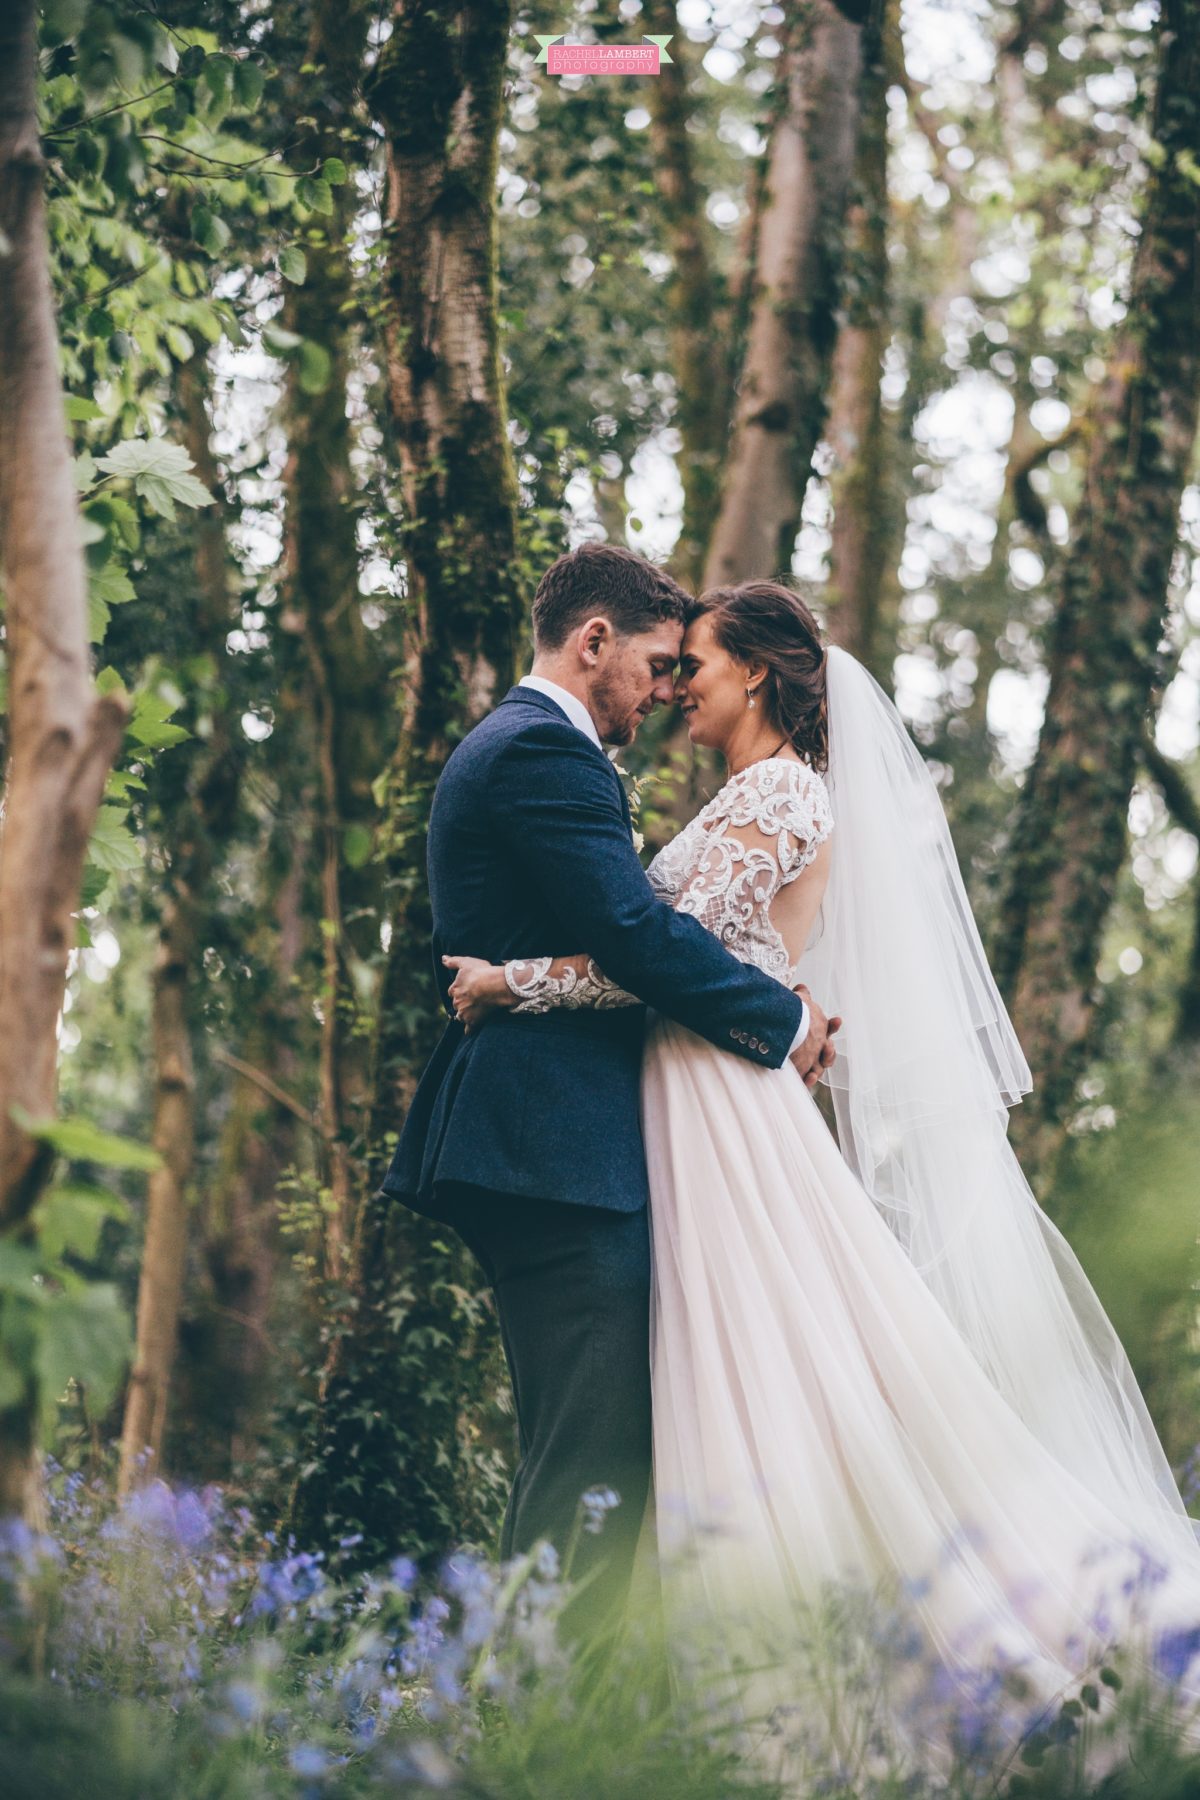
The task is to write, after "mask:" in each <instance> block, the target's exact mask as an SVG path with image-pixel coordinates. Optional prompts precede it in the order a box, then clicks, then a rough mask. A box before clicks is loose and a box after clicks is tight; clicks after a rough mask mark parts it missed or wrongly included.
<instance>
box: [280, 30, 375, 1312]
mask: <svg viewBox="0 0 1200 1800" xmlns="http://www.w3.org/2000/svg"><path fill="white" fill-rule="evenodd" d="M295 10H296V12H297V13H298V15H299V16H298V18H297V20H296V23H297V24H298V25H300V26H301V27H302V29H303V37H302V50H301V54H300V55H299V57H298V58H297V62H298V71H299V72H298V73H296V74H295V75H294V77H293V80H294V81H295V84H296V85H295V101H296V112H297V115H298V117H299V118H300V119H301V120H302V121H304V122H305V125H306V129H305V130H304V131H303V133H302V135H301V138H300V142H299V144H298V145H297V146H295V147H294V148H293V149H292V150H291V151H290V155H291V156H292V157H293V158H294V159H295V160H296V162H297V166H301V167H305V168H313V167H317V166H321V165H323V164H324V163H325V161H326V159H327V158H330V157H338V158H341V159H343V160H348V161H349V162H350V163H351V166H354V167H357V166H358V165H359V163H360V161H361V160H362V156H361V145H362V139H363V136H364V133H363V129H362V126H361V124H360V122H359V119H360V105H361V102H360V96H359V87H360V82H361V78H362V63H363V52H364V50H365V47H366V37H367V23H368V13H367V8H366V7H365V5H363V4H359V3H354V4H347V3H346V0H315V3H314V4H312V5H311V6H305V7H303V8H296V9H295ZM359 204H360V199H359V195H358V194H357V192H356V190H355V189H354V187H353V186H352V185H351V184H345V185H341V186H337V187H335V188H334V190H333V210H332V213H330V214H327V215H321V214H317V215H315V216H314V218H313V220H312V222H311V223H310V225H309V226H308V228H307V230H306V232H305V236H304V251H305V256H306V259H307V273H306V277H305V280H304V281H303V283H302V284H301V285H300V286H298V287H294V288H291V289H290V290H289V293H288V300H287V306H286V309H285V319H286V323H287V325H288V327H289V328H290V329H291V330H292V331H294V332H296V333H298V335H299V336H300V337H302V338H304V339H305V340H306V341H308V342H309V343H313V344H316V345H319V346H320V347H321V349H323V350H324V352H325V355H326V358H327V362H326V364H325V366H324V368H323V369H320V368H318V369H317V370H316V371H315V378H314V374H313V372H312V365H310V364H308V363H306V362H305V361H304V360H303V359H301V360H299V361H295V362H293V363H292V364H291V365H290V366H289V372H288V384H287V397H286V417H287V434H288V461H287V466H286V469H285V473H284V481H285V494H286V514H285V537H284V583H283V597H284V602H285V605H284V612H283V622H284V624H285V625H286V626H287V627H289V628H290V629H291V630H293V631H294V632H295V633H296V634H297V635H298V637H299V639H300V642H301V645H302V648H303V652H304V668H305V671H306V677H307V679H306V686H305V692H304V694H303V697H302V699H303V706H304V709H305V711H306V712H307V714H308V716H309V726H310V729H311V733H312V744H311V756H312V762H313V768H314V775H315V781H316V791H317V794H318V796H319V804H320V819H319V824H318V830H317V843H316V856H317V863H318V868H317V881H318V891H319V895H320V909H321V911H320V932H321V960H322V969H323V980H322V984H321V992H320V1039H319V1042H320V1052H319V1064H318V1090H317V1092H318V1114H319V1118H320V1139H321V1146H322V1162H323V1166H322V1168H321V1180H322V1185H323V1186H324V1187H325V1189H326V1191H327V1200H326V1211H325V1215H324V1218H325V1224H324V1245H323V1250H324V1269H325V1273H326V1275H327V1276H328V1277H329V1278H330V1279H332V1280H340V1279H343V1278H344V1277H345V1274H346V1270H347V1264H348V1257H349V1245H350V1236H351V1233H352V1230H353V1220H354V1212H355V1208H356V1206H357V1203H358V1194H359V1190H360V1189H361V1186H362V1167H363V1164H362V1156H363V1143H364V1129H365V1115H366V1109H367V1105H368V1099H369V1081H370V1075H369V1037H370V1029H371V1017H370V1009H371V1000H372V998H373V988H374V985H375V984H377V982H378V979H379V975H380V970H379V962H380V956H381V951H380V920H381V916H382V910H383V895H382V887H383V881H382V871H381V869H380V867H379V865H378V863H376V862H374V861H372V859H371V855H370V852H371V849H372V847H373V841H374V833H375V830H376V827H377V825H378V823H379V808H378V805H377V804H376V801H375V799H374V796H373V793H372V786H373V783H374V782H375V780H376V778H377V777H378V776H379V775H380V774H381V772H382V770H383V768H384V766H385V764H386V762H387V759H388V754H389V751H390V750H391V748H392V742H393V739H392V735H391V725H392V721H391V718H390V702H389V693H388V688H389V683H388V679H387V670H386V665H385V663H384V660H383V656H382V654H381V652H380V649H379V643H378V636H377V634H375V633H372V632H370V631H368V630H367V628H366V626H365V625H364V623H363V615H362V604H361V599H360V595H359V580H358V577H359V558H358V543H357V519H358V512H359V503H358V496H357V491H356V486H355V481H354V476H353V472H352V468H351V456H350V453H351V447H352V443H351V427H350V421H349V418H348V416H347V406H348V394H347V382H348V378H349V375H350V372H351V365H352V354H353V331H354V325H355V319H356V313H357V308H356V304H355V295H354V290H353V284H352V279H351V272H350V266H349V257H348V248H349V236H350V232H351V229H352V225H353V220H354V213H355V209H356V207H357V206H358V205H359Z"/></svg>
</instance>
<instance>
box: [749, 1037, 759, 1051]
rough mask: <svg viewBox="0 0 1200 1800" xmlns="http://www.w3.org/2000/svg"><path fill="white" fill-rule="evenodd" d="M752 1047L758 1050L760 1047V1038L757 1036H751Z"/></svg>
mask: <svg viewBox="0 0 1200 1800" xmlns="http://www.w3.org/2000/svg"><path fill="white" fill-rule="evenodd" d="M750 1048H751V1049H752V1050H757V1049H758V1039H757V1038H751V1039H750Z"/></svg>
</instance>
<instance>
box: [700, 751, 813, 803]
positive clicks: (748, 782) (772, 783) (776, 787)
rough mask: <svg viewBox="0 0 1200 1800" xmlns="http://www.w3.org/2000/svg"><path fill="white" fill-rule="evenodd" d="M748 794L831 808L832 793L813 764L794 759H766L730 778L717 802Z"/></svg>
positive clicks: (782, 757)
mask: <svg viewBox="0 0 1200 1800" xmlns="http://www.w3.org/2000/svg"><path fill="white" fill-rule="evenodd" d="M722 795H725V796H727V797H729V798H732V797H734V796H737V795H748V796H754V797H759V798H762V799H767V800H773V799H777V798H779V797H780V796H786V797H787V798H789V799H794V800H799V801H804V800H808V799H812V800H814V801H816V802H817V803H818V804H820V803H822V802H823V803H824V804H826V805H828V800H829V790H828V788H827V787H826V785H825V779H824V777H823V776H822V775H821V773H820V772H819V770H817V769H814V768H813V766H812V764H811V763H806V762H801V761H800V760H799V759H798V758H797V757H794V756H764V757H763V758H762V759H761V760H760V761H759V762H753V763H749V764H748V765H747V767H746V768H744V769H740V770H739V771H738V773H737V774H736V775H731V776H730V778H729V780H728V781H727V782H726V783H725V786H724V787H723V788H722V789H721V792H720V793H719V794H717V796H716V799H717V800H720V799H721V797H722Z"/></svg>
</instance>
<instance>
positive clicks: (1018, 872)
mask: <svg viewBox="0 0 1200 1800" xmlns="http://www.w3.org/2000/svg"><path fill="white" fill-rule="evenodd" d="M1158 35H1159V67H1158V89H1157V94H1156V97H1155V111H1154V137H1155V139H1156V141H1157V143H1158V145H1159V147H1160V149H1161V152H1162V156H1161V161H1160V160H1159V159H1158V158H1156V164H1157V166H1156V167H1154V168H1153V170H1152V172H1151V175H1150V178H1149V188H1148V193H1147V203H1146V211H1145V217H1144V219H1143V223H1142V230H1141V234H1140V236H1139V238H1138V243H1137V249H1136V252H1135V255H1134V263H1133V275H1132V282H1131V292H1130V300H1129V311H1128V313H1127V315H1126V319H1125V322H1124V324H1123V326H1122V328H1121V331H1120V333H1119V337H1118V341H1117V343H1116V344H1115V345H1114V349H1113V355H1112V357H1111V358H1110V361H1109V371H1110V372H1109V375H1108V378H1107V381H1106V383H1105V385H1104V386H1103V388H1102V390H1101V392H1100V395H1099V397H1098V404H1097V407H1096V417H1095V428H1094V433H1093V436H1092V440H1091V444H1090V448H1089V454H1088V461H1087V469H1086V473H1085V480H1084V491H1083V495H1082V499H1081V501H1080V506H1079V512H1078V517H1077V522H1076V530H1075V538H1074V543H1073V546H1072V550H1071V554H1070V555H1069V556H1068V557H1066V558H1064V561H1063V571H1062V582H1061V589H1060V595H1059V605H1058V611H1057V615H1056V618H1055V622H1054V627H1053V634H1052V638H1051V644H1050V657H1049V664H1050V689H1049V694H1048V697H1047V702H1046V719H1045V724H1044V726H1043V729H1042V736H1041V742H1040V744H1039V746H1038V753H1037V757H1036V759H1035V762H1034V765H1033V768H1032V770H1031V771H1030V774H1029V777H1028V779H1027V781H1026V784H1025V789H1024V793H1023V795H1022V800H1021V806H1020V810H1019V814H1018V817H1017V821H1016V827H1015V830H1014V834H1013V844H1012V853H1011V858H1010V864H1009V875H1010V880H1009V887H1008V892H1007V895H1006V900H1005V906H1004V912H1003V917H1002V920H1001V932H1000V941H999V944H998V948H997V955H996V959H995V962H996V968H997V973H998V975H999V977H1000V979H1001V981H1002V982H1003V983H1004V985H1005V987H1006V989H1007V992H1008V995H1009V999H1010V1004H1011V1007H1012V1012H1013V1017H1014V1021H1015V1023H1016V1026H1017V1029H1018V1031H1019V1032H1020V1034H1021V1037H1022V1041H1023V1043H1024V1046H1025V1050H1026V1054H1027V1055H1028V1057H1029V1061H1030V1064H1031V1066H1032V1068H1033V1072H1034V1078H1035V1081H1036V1083H1037V1086H1036V1087H1035V1090H1034V1093H1033V1094H1032V1095H1031V1096H1030V1098H1029V1099H1027V1100H1026V1101H1025V1103H1024V1105H1023V1106H1021V1107H1020V1108H1018V1110H1017V1112H1016V1114H1015V1115H1014V1120H1013V1128H1014V1136H1015V1138H1016V1141H1017V1143H1018V1145H1019V1147H1020V1148H1021V1150H1022V1152H1023V1154H1024V1156H1025V1159H1026V1162H1027V1166H1028V1167H1029V1168H1030V1170H1031V1172H1034V1173H1036V1172H1038V1171H1040V1172H1041V1173H1042V1174H1043V1175H1048V1174H1049V1173H1050V1171H1051V1168H1052V1161H1053V1158H1054V1156H1055V1153H1056V1151H1057V1149H1058V1147H1059V1145H1060V1143H1061V1140H1062V1136H1063V1134H1064V1131H1065V1127H1066V1123H1067V1118H1068V1115H1069V1111H1070V1107H1071V1104H1072V1100H1073V1096H1074V1092H1075V1082H1076V1078H1077V1076H1078V1074H1079V1072H1080V1069H1081V1065H1082V1062H1083V1059H1084V1057H1085V1055H1086V1052H1087V1049H1088V1045H1089V1041H1090V1035H1091V1029H1092V1023H1093V1019H1094V1015H1095V1009H1096V998H1097V995H1096V959H1097V956H1098V953H1099V947H1100V939H1101V934H1102V931H1103V927H1104V922H1105V919H1106V917H1107V915H1108V909H1109V905H1110V902H1111V899H1112V895H1113V891H1114V887H1115V884H1116V880H1117V876H1118V873H1119V871H1120V867H1121V862H1122V859H1123V857H1124V854H1125V845H1126V810H1127V806H1128V801H1129V792H1130V789H1131V787H1132V785H1133V779H1134V775H1135V772H1136V766H1137V759H1138V755H1139V751H1140V747H1141V743H1142V738H1143V732H1144V722H1145V716H1146V711H1147V706H1148V703H1149V701H1150V698H1151V696H1152V694H1153V693H1154V691H1155V687H1156V683H1157V681H1158V679H1159V676H1160V673H1161V670H1160V642H1161V638H1162V632H1163V613H1164V608H1165V605H1166V596H1167V583H1168V578H1169V574H1170V567H1171V560H1172V556H1173V554H1174V549H1175V543H1176V534H1177V524H1178V515H1179V503H1180V496H1181V493H1182V490H1183V486H1184V483H1185V481H1186V479H1187V474H1188V469H1189V466H1190V461H1191V456H1192V451H1193V447H1194V444H1195V439H1196V426H1197V408H1198V402H1200V254H1198V251H1200V186H1197V184H1196V182H1195V180H1194V179H1193V176H1192V174H1191V173H1190V170H1191V169H1192V168H1194V166H1195V159H1196V157H1197V155H1198V154H1200V105H1198V104H1197V102H1196V95H1197V93H1198V92H1200V0H1165V4H1164V6H1163V10H1162V15H1161V21H1160V25H1159V34H1158Z"/></svg>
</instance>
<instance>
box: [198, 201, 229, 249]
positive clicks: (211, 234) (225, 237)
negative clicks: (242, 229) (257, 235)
mask: <svg viewBox="0 0 1200 1800" xmlns="http://www.w3.org/2000/svg"><path fill="white" fill-rule="evenodd" d="M231 235H232V233H231V232H230V229H229V226H228V225H227V224H226V223H225V221H224V219H222V218H220V217H219V216H218V214H216V213H214V212H213V211H212V210H211V209H210V208H209V207H207V206H194V207H193V208H192V236H193V237H194V238H195V240H196V242H197V243H198V244H199V245H200V246H201V248H202V249H204V250H207V251H208V254H209V255H210V256H220V254H221V252H222V250H224V248H225V246H226V244H228V242H229V239H230V237H231Z"/></svg>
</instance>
